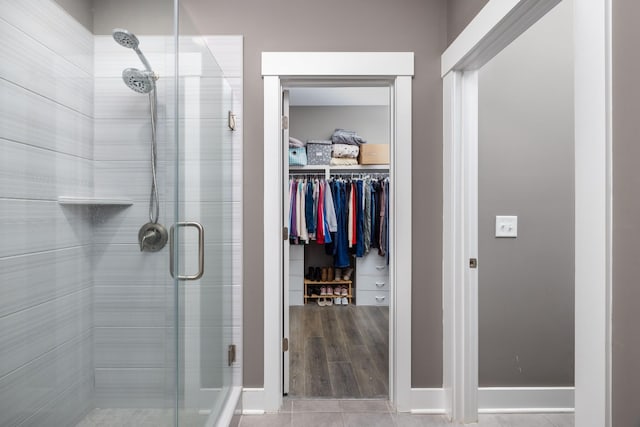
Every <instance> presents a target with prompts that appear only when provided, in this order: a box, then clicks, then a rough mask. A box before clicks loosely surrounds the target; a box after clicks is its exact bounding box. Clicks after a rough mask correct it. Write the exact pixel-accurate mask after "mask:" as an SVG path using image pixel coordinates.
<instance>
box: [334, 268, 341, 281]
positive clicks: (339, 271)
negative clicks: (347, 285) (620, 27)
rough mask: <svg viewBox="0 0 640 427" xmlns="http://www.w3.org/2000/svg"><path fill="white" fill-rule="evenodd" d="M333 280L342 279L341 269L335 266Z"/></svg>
mask: <svg viewBox="0 0 640 427" xmlns="http://www.w3.org/2000/svg"><path fill="white" fill-rule="evenodd" d="M333 280H342V269H341V268H336V271H335V273H334V276H333Z"/></svg>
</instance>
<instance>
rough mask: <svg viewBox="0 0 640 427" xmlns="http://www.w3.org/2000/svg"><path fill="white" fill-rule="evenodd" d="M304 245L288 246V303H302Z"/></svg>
mask: <svg viewBox="0 0 640 427" xmlns="http://www.w3.org/2000/svg"><path fill="white" fill-rule="evenodd" d="M303 283H304V246H303V245H290V246H289V305H302V304H303V303H304V298H303V297H302V296H303V292H304V285H303Z"/></svg>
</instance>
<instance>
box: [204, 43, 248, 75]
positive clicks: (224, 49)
mask: <svg viewBox="0 0 640 427" xmlns="http://www.w3.org/2000/svg"><path fill="white" fill-rule="evenodd" d="M205 41H206V43H207V46H208V47H209V50H210V51H211V53H212V54H213V56H214V57H215V58H216V61H217V62H218V64H219V65H220V68H221V69H222V71H223V73H224V77H225V78H226V79H227V80H231V77H242V64H243V62H242V42H243V39H242V36H208V37H205Z"/></svg>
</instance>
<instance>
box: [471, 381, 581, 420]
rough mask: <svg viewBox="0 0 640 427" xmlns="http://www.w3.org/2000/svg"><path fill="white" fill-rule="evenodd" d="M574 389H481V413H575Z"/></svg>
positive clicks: (479, 410)
mask: <svg viewBox="0 0 640 427" xmlns="http://www.w3.org/2000/svg"><path fill="white" fill-rule="evenodd" d="M573 395H574V387H481V388H480V389H478V412H479V413H484V414H486V413H494V414H495V413H551V412H574V398H573Z"/></svg>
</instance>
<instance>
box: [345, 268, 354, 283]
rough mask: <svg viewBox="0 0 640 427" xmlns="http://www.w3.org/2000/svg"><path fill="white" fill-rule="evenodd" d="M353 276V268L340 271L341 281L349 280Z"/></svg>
mask: <svg viewBox="0 0 640 427" xmlns="http://www.w3.org/2000/svg"><path fill="white" fill-rule="evenodd" d="M352 274H353V268H351V267H349V268H345V269H344V270H342V279H343V280H351V275H352Z"/></svg>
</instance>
